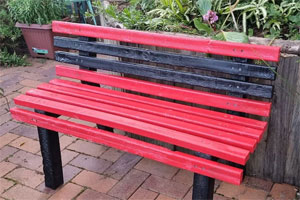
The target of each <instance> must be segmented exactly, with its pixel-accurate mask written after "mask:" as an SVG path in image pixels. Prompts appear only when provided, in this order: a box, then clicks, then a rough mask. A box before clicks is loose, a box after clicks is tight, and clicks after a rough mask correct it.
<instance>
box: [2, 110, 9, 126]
mask: <svg viewBox="0 0 300 200" xmlns="http://www.w3.org/2000/svg"><path fill="white" fill-rule="evenodd" d="M9 120H11V116H10V113H9V112H8V113H5V114H3V115H1V116H0V126H1V125H2V124H4V123H6V122H8V121H9Z"/></svg>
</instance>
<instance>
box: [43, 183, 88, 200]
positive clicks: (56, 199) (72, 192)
mask: <svg viewBox="0 0 300 200" xmlns="http://www.w3.org/2000/svg"><path fill="white" fill-rule="evenodd" d="M83 189H84V188H83V187H81V186H79V185H75V184H73V183H68V184H66V185H64V186H63V187H62V188H60V189H57V192H56V193H55V194H53V195H52V196H51V197H50V198H49V200H72V199H74V197H76V196H77V195H78V194H79V193H80V192H81V191H82V190H83Z"/></svg>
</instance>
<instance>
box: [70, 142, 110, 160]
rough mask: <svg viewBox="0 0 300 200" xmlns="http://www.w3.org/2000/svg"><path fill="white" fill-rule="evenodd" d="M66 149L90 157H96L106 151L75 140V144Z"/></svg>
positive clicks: (101, 147) (100, 146)
mask: <svg viewBox="0 0 300 200" xmlns="http://www.w3.org/2000/svg"><path fill="white" fill-rule="evenodd" d="M68 149H70V150H73V151H77V152H79V153H84V154H87V155H90V156H94V157H98V156H100V155H101V154H102V153H103V152H105V151H106V150H107V147H105V146H102V145H98V144H95V143H91V142H86V141H82V140H77V141H76V142H75V143H73V144H71V145H70V146H68Z"/></svg>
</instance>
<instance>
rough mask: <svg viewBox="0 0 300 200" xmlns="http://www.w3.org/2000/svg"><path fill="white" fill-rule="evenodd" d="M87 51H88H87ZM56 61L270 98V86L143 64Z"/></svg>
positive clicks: (69, 56) (65, 56)
mask: <svg viewBox="0 0 300 200" xmlns="http://www.w3.org/2000/svg"><path fill="white" fill-rule="evenodd" d="M87 50H88V49H87ZM56 60H57V61H59V62H64V63H69V64H75V65H80V66H85V67H90V68H97V69H102V70H108V71H113V72H119V73H125V74H131V75H137V76H142V77H147V78H154V79H159V80H166V81H172V82H177V83H184V84H189V85H194V86H201V87H206V88H212V89H219V90H225V91H229V92H237V93H241V94H248V95H252V96H257V97H264V98H271V97H272V88H273V87H272V86H269V85H262V84H255V83H248V82H243V81H237V80H230V79H225V78H218V77H210V76H204V75H199V74H194V73H189V72H182V71H175V70H170V69H165V68H159V67H153V66H150V65H144V64H135V63H124V62H120V61H114V60H106V59H98V58H91V57H84V56H79V55H77V54H73V53H66V52H56Z"/></svg>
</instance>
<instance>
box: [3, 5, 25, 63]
mask: <svg viewBox="0 0 300 200" xmlns="http://www.w3.org/2000/svg"><path fill="white" fill-rule="evenodd" d="M21 35H22V34H21V31H20V30H19V29H18V28H16V27H15V22H14V21H13V20H12V18H11V17H10V15H9V13H8V10H7V7H6V2H3V1H0V66H19V65H22V66H23V65H26V64H27V63H26V59H25V57H22V56H18V55H17V54H16V53H15V51H16V50H17V49H19V45H20V44H22V43H23V40H22V38H21Z"/></svg>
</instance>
